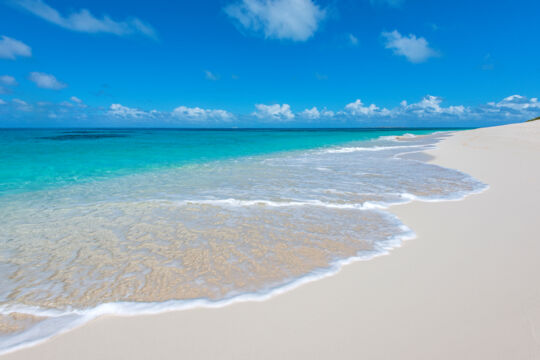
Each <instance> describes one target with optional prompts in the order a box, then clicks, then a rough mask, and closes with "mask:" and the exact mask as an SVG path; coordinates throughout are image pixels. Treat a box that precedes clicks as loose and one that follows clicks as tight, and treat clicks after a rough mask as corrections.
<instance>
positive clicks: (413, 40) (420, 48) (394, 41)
mask: <svg viewBox="0 0 540 360" xmlns="http://www.w3.org/2000/svg"><path fill="white" fill-rule="evenodd" d="M382 36H383V37H384V38H385V39H386V42H385V44H384V46H385V48H386V49H392V51H393V52H394V54H396V55H402V56H405V57H406V58H407V60H409V61H410V62H412V63H421V62H424V61H426V60H427V59H429V58H430V57H434V56H438V53H437V52H436V51H435V50H433V49H432V48H430V47H429V44H428V42H427V40H426V39H425V38H423V37H419V38H417V37H416V36H415V35H413V34H409V36H402V35H401V34H400V33H399V32H398V31H397V30H394V31H392V32H383V33H382Z"/></svg>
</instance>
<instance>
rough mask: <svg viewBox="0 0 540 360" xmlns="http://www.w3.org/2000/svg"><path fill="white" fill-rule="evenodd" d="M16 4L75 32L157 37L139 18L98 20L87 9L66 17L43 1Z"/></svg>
mask: <svg viewBox="0 0 540 360" xmlns="http://www.w3.org/2000/svg"><path fill="white" fill-rule="evenodd" d="M14 2H15V3H16V4H17V5H19V6H21V7H22V8H23V9H25V10H27V11H29V12H30V13H32V14H34V15H36V16H38V17H40V18H42V19H44V20H46V21H48V22H51V23H53V24H56V25H58V26H61V27H63V28H65V29H69V30H73V31H79V32H86V33H110V34H115V35H129V34H134V33H140V34H143V35H146V36H149V37H152V38H155V37H156V32H155V30H154V29H153V28H152V27H151V26H150V25H148V24H146V23H144V22H142V21H141V20H139V19H137V18H130V19H127V20H125V21H115V20H113V19H111V18H110V17H109V16H107V15H105V16H103V17H102V18H97V17H95V16H94V15H92V13H91V12H90V11H88V10H87V9H81V10H79V11H78V12H73V13H71V14H69V15H68V16H64V15H62V14H60V13H59V12H58V10H56V9H54V8H52V7H50V6H49V5H47V4H46V3H44V2H43V1H42V0H14Z"/></svg>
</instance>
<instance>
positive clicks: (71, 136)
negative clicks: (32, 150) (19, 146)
mask: <svg viewBox="0 0 540 360" xmlns="http://www.w3.org/2000/svg"><path fill="white" fill-rule="evenodd" d="M123 137H128V136H127V135H124V134H87V133H85V134H78V133H77V134H75V133H72V134H69V135H56V136H44V137H40V138H39V139H42V140H55V141H64V140H96V139H107V138H123Z"/></svg>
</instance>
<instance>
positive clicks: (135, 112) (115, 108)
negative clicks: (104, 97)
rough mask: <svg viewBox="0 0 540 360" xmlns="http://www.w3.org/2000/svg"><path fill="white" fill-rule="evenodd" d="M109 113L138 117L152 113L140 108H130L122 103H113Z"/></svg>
mask: <svg viewBox="0 0 540 360" xmlns="http://www.w3.org/2000/svg"><path fill="white" fill-rule="evenodd" d="M108 114H109V115H113V116H116V117H121V118H136V119H137V118H142V117H145V116H149V115H151V114H150V113H148V112H146V111H143V110H139V109H136V108H130V107H127V106H123V105H121V104H112V105H111V106H110V107H109V111H108Z"/></svg>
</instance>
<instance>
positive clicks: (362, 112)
mask: <svg viewBox="0 0 540 360" xmlns="http://www.w3.org/2000/svg"><path fill="white" fill-rule="evenodd" d="M345 111H346V112H347V113H349V114H351V115H353V116H377V115H383V116H384V115H389V114H390V111H389V110H387V109H385V108H383V109H381V108H379V107H378V106H377V105H375V104H371V105H369V106H365V105H364V103H363V102H362V100H360V99H357V100H356V101H355V102H353V103H350V104H347V105H345Z"/></svg>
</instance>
